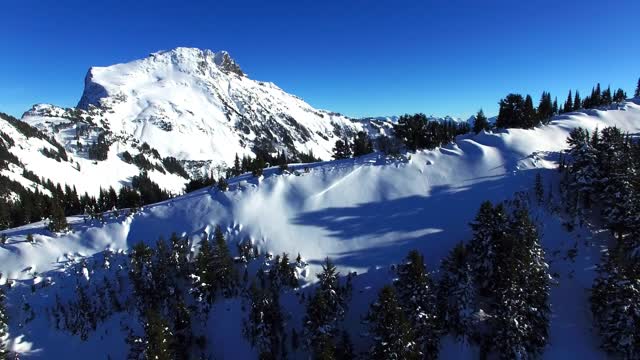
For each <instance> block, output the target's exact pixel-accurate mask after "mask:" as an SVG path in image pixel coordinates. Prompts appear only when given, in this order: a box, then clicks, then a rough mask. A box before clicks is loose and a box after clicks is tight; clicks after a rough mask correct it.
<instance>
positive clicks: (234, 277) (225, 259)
mask: <svg viewBox="0 0 640 360" xmlns="http://www.w3.org/2000/svg"><path fill="white" fill-rule="evenodd" d="M213 237H214V242H215V243H214V245H213V249H212V250H211V269H212V270H213V271H215V275H214V279H215V287H216V288H217V289H220V290H221V291H222V294H223V296H225V297H231V296H232V295H233V294H234V292H235V288H236V286H237V283H238V274H237V273H236V270H235V267H234V265H233V258H232V257H231V252H230V251H229V247H228V246H227V241H226V240H225V238H224V234H223V233H222V229H221V228H220V226H216V229H215V232H214V235H213Z"/></svg>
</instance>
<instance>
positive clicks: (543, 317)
mask: <svg viewBox="0 0 640 360" xmlns="http://www.w3.org/2000/svg"><path fill="white" fill-rule="evenodd" d="M514 207H515V209H514V210H513V213H512V215H511V217H510V219H509V228H508V231H507V235H506V237H505V238H503V239H502V240H501V241H500V243H499V244H498V246H497V247H496V257H495V261H496V263H495V264H496V265H495V268H496V271H495V277H494V284H495V286H494V289H493V292H492V294H491V297H492V299H493V301H492V303H493V307H492V310H491V313H492V315H493V321H492V322H493V330H494V335H493V339H492V342H493V343H494V344H496V346H497V350H498V351H499V352H500V354H501V356H502V357H503V358H513V357H520V356H522V354H523V351H524V352H525V353H526V354H529V355H532V356H537V355H539V354H540V353H541V352H542V349H543V348H544V346H545V345H546V343H547V341H548V334H549V315H550V307H549V292H550V283H549V280H550V276H549V273H548V265H547V264H546V262H545V259H544V250H543V249H542V247H541V246H540V240H539V238H538V231H537V229H536V226H535V224H534V223H533V222H532V220H531V218H530V217H529V211H528V209H527V208H526V206H524V204H522V203H519V202H516V204H515V205H514Z"/></svg>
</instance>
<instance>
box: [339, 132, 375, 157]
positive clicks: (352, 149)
mask: <svg viewBox="0 0 640 360" xmlns="http://www.w3.org/2000/svg"><path fill="white" fill-rule="evenodd" d="M372 152H373V142H372V141H371V139H369V136H368V135H367V133H365V132H364V131H358V132H357V133H356V134H355V135H354V136H353V139H352V141H351V142H349V140H347V139H346V138H345V139H341V140H337V141H336V143H335V146H334V147H333V155H332V156H333V158H334V159H336V160H341V159H348V158H350V157H358V156H362V155H366V154H370V153H372Z"/></svg>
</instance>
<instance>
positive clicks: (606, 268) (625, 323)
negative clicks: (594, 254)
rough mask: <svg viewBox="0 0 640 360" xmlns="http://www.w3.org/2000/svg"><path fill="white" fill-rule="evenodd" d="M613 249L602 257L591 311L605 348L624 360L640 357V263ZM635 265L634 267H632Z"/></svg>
mask: <svg viewBox="0 0 640 360" xmlns="http://www.w3.org/2000/svg"><path fill="white" fill-rule="evenodd" d="M625 254H628V253H627V252H620V251H619V250H618V249H612V251H611V252H610V253H609V254H606V255H605V256H603V263H602V264H601V265H599V266H598V276H597V277H596V279H595V281H594V285H593V288H592V291H591V298H590V300H591V311H592V314H593V318H594V321H595V325H596V328H597V329H598V332H599V333H600V336H601V341H602V347H603V348H604V349H605V350H606V351H608V352H610V353H613V354H619V355H622V356H623V357H624V358H625V359H637V358H638V356H639V354H640V331H638V329H640V303H639V302H638V299H639V298H640V266H638V265H637V264H639V263H640V262H639V261H638V260H639V259H638V258H627V259H625V257H626V256H625ZM633 265H635V266H633Z"/></svg>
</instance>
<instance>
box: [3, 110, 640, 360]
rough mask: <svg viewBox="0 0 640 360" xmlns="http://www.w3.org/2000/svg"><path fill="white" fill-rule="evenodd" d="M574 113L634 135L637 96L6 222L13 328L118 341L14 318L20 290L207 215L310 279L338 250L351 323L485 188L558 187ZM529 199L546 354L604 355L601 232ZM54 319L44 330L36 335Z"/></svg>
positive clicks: (78, 347) (228, 335)
mask: <svg viewBox="0 0 640 360" xmlns="http://www.w3.org/2000/svg"><path fill="white" fill-rule="evenodd" d="M578 126H581V127H584V128H587V129H589V130H594V129H595V128H600V129H602V128H604V127H607V126H618V127H620V128H621V129H623V130H624V131H627V132H630V133H634V134H635V133H637V132H638V131H639V130H640V106H638V105H636V104H633V103H627V104H626V105H625V106H624V107H623V108H622V109H620V110H609V111H596V110H593V111H589V112H588V113H572V114H568V115H563V116H561V117H557V118H555V119H554V120H553V121H552V122H551V123H550V124H549V125H546V126H541V127H538V128H535V129H532V130H520V129H512V130H506V131H501V132H497V133H481V134H478V135H467V136H461V137H458V138H457V140H456V142H455V144H452V145H449V146H446V147H443V148H439V149H436V150H433V151H419V152H417V153H407V154H404V155H402V156H400V157H397V158H388V157H385V156H384V155H382V154H379V153H374V154H370V155H367V156H364V157H360V158H357V159H348V160H341V161H332V162H324V163H317V164H298V165H293V166H291V167H290V173H285V174H281V173H280V171H279V169H277V168H271V169H268V170H266V171H265V174H264V177H261V178H260V179H257V178H255V177H252V176H251V175H250V174H245V175H242V176H239V177H237V178H234V179H231V180H230V188H229V190H228V191H226V192H221V191H219V190H217V189H214V188H212V189H202V190H199V191H195V192H193V193H190V194H187V195H184V196H181V197H178V198H175V199H172V200H169V201H166V202H163V203H159V204H154V205H150V206H145V207H144V208H143V209H141V211H139V212H137V213H135V214H129V213H128V211H120V212H118V213H117V214H107V215H105V220H104V222H103V223H101V222H99V221H98V220H84V219H83V218H82V217H73V218H70V219H69V221H70V223H71V225H72V229H73V230H72V231H71V232H70V233H67V234H51V233H49V232H48V231H47V230H45V224H44V223H37V224H32V225H29V226H25V227H22V228H17V229H12V230H8V231H6V232H5V233H6V235H7V236H8V241H7V244H6V245H3V246H2V247H1V248H0V272H2V274H3V275H2V281H3V282H6V281H7V279H11V280H13V281H16V283H15V285H14V289H13V290H11V291H10V293H9V302H10V304H11V311H10V315H11V325H10V334H11V338H12V339H16V338H18V337H20V339H21V341H22V343H21V344H22V345H20V346H23V347H24V346H27V345H28V346H30V347H31V349H39V350H40V351H42V353H43V354H64V353H66V351H65V350H64V349H63V347H65V346H67V345H66V344H67V343H69V344H73V345H72V346H73V349H74V352H77V354H91V351H92V350H95V349H96V348H100V349H112V351H113V353H114V354H124V352H125V350H124V349H125V347H126V345H125V344H124V342H123V341H122V339H119V338H118V335H117V334H113V333H110V334H108V335H106V334H105V335H94V336H91V337H89V339H88V341H86V342H81V341H79V340H78V339H77V338H73V339H71V340H69V339H70V335H66V334H63V333H59V332H55V331H52V330H51V329H49V328H47V327H46V322H45V321H44V320H37V321H35V322H34V324H35V325H33V326H31V325H25V326H20V323H21V319H23V316H24V314H23V313H22V310H21V306H22V305H21V304H22V302H23V301H24V300H23V298H22V296H24V299H27V301H28V302H30V303H32V304H38V303H42V304H44V303H46V302H47V301H51V300H50V299H47V298H44V297H41V295H40V293H39V292H35V293H31V292H30V290H28V288H29V286H30V284H31V283H33V281H36V280H34V279H35V277H46V276H52V277H55V276H61V275H59V274H61V273H60V269H61V268H64V267H65V266H64V264H66V263H67V262H69V261H71V262H72V263H73V262H78V261H79V260H80V259H84V258H92V257H95V256H100V255H99V254H100V253H101V252H102V251H103V250H105V249H111V250H112V251H114V252H118V251H123V252H126V251H128V250H129V249H130V248H131V247H132V246H133V245H134V244H136V243H137V242H140V241H144V242H147V243H149V244H153V243H155V241H156V240H157V239H158V238H159V237H161V236H162V237H164V238H165V239H166V238H168V236H169V235H170V234H171V233H173V232H175V233H177V234H185V235H186V236H188V237H189V239H190V240H191V243H192V244H194V245H195V244H197V243H198V241H199V239H200V238H201V236H202V234H203V233H204V232H207V233H211V231H212V229H213V228H214V227H215V226H216V225H220V226H222V228H223V230H224V232H225V234H226V235H227V239H228V241H229V242H230V244H231V246H230V247H231V248H232V249H235V246H234V245H235V244H236V243H238V242H243V241H251V242H252V243H253V244H255V245H256V246H257V247H258V248H259V249H260V250H261V252H263V253H264V252H271V253H274V254H277V253H282V252H287V253H289V254H293V256H294V257H295V254H297V253H298V252H299V253H300V254H301V255H302V256H303V257H304V258H305V260H306V261H307V262H308V263H309V264H310V266H309V269H308V271H305V272H304V274H303V276H302V280H303V282H305V283H312V282H313V281H314V280H315V276H314V275H315V273H317V272H318V270H319V269H320V263H321V262H322V260H323V259H324V258H325V257H330V258H331V259H333V261H334V262H335V263H336V264H337V265H338V267H339V269H340V271H341V272H342V274H346V273H348V272H350V271H355V272H357V273H358V276H357V277H356V278H355V280H354V298H353V300H352V302H351V307H350V309H351V310H350V311H349V313H348V318H347V323H348V324H350V325H349V327H350V328H349V330H350V331H351V332H352V334H357V333H359V332H361V331H362V330H363V329H362V328H361V325H359V324H360V319H361V318H362V316H363V314H364V312H365V311H366V309H367V306H368V304H369V303H370V302H371V301H372V300H373V297H374V294H375V293H376V291H377V289H379V288H380V287H381V286H382V285H384V284H387V283H389V282H390V281H391V279H392V277H393V275H392V274H391V273H390V271H389V267H390V266H391V265H392V264H394V263H398V262H399V261H401V259H403V258H404V257H405V256H406V254H407V252H408V251H409V250H410V249H418V250H420V251H421V252H422V253H423V254H424V256H425V261H426V263H427V266H428V268H429V269H431V270H436V269H437V267H438V266H439V262H440V260H441V259H442V258H443V257H444V256H445V255H446V254H447V253H448V252H449V250H450V249H451V248H452V247H453V246H454V245H455V244H456V243H458V242H461V241H468V240H469V239H470V236H471V232H470V228H469V226H468V223H469V222H470V221H472V219H473V218H474V216H475V214H476V212H477V210H478V207H479V205H480V203H481V202H482V201H484V200H491V201H493V202H500V201H503V200H507V199H510V198H512V197H513V196H514V194H515V193H517V192H524V193H528V192H529V191H530V189H531V188H532V185H533V183H534V179H535V176H536V174H541V175H542V177H543V181H544V183H545V185H548V189H552V191H555V192H553V193H552V194H551V196H553V194H556V195H557V190H558V181H559V175H558V173H557V170H556V167H557V163H558V160H559V157H560V153H561V152H562V151H563V150H564V149H565V148H566V147H567V144H566V142H565V140H566V137H567V136H568V134H569V132H570V131H571V129H573V128H575V127H578ZM532 211H533V212H534V217H535V218H536V219H537V221H538V224H539V228H540V233H541V234H542V240H543V245H544V247H545V250H546V253H547V260H548V262H549V264H550V266H551V271H550V272H551V273H556V274H557V278H556V281H557V286H554V287H553V289H552V297H551V303H552V311H553V316H552V320H551V339H550V341H549V343H550V345H549V347H548V349H547V350H546V352H545V357H547V358H566V357H568V356H571V357H576V358H577V357H579V358H585V359H598V358H605V355H604V354H603V353H601V352H600V350H598V348H597V343H598V341H597V339H595V338H594V334H592V332H591V330H590V328H591V326H590V319H589V315H588V302H587V296H588V294H587V291H586V289H587V288H589V287H590V286H591V282H592V279H593V276H594V264H596V263H597V262H598V257H599V251H600V249H601V246H604V245H605V242H606V239H605V237H604V235H603V234H598V233H592V232H591V231H590V230H589V229H587V228H582V229H578V230H576V231H574V232H571V233H569V232H567V231H566V230H565V228H564V227H563V226H562V220H561V219H560V218H559V217H558V216H557V215H556V214H554V213H553V209H551V208H548V207H538V206H535V205H534V206H533V208H532ZM29 233H32V234H34V238H35V243H34V244H31V243H28V242H27V241H26V236H27V234H29ZM575 244H578V245H575ZM574 246H579V247H580V252H579V256H578V257H577V258H576V259H573V260H571V259H569V257H567V253H568V251H569V250H570V249H572V248H573V247H574ZM36 272H37V275H34V274H35V273H36ZM56 274H57V275H56ZM89 281H93V280H89ZM61 282H62V280H61ZM52 286H55V284H54V285H52ZM283 301H285V302H292V303H295V301H293V300H291V299H289V300H287V299H286V298H285V300H283ZM40 306H41V307H42V306H44V305H40ZM296 306H297V307H296ZM292 308H293V309H294V310H292V313H291V319H290V321H292V322H297V324H299V323H300V321H301V317H302V316H303V313H302V312H303V310H302V308H301V307H300V305H299V304H298V305H295V304H294V305H292ZM216 309H217V310H216V312H215V314H214V315H212V316H219V317H220V318H221V319H224V321H219V322H218V321H217V322H216V325H211V326H212V329H211V331H212V333H213V334H215V335H212V336H213V338H212V339H214V340H215V341H220V342H221V344H226V345H221V346H220V348H219V349H218V350H215V348H214V351H218V353H217V355H218V356H219V357H222V358H224V357H229V356H231V355H232V354H234V350H233V349H236V351H243V354H245V355H246V354H249V353H250V352H249V353H245V352H244V351H249V350H246V349H248V348H249V346H248V343H246V341H245V340H244V339H243V338H242V337H241V336H240V330H239V329H240V327H241V318H242V311H241V307H240V305H239V303H238V302H235V301H226V302H223V303H222V304H220V305H219V308H218V307H217V308H216ZM118 321H120V319H119V318H118V319H112V320H109V322H108V323H106V324H103V325H101V327H100V330H99V331H97V332H96V334H102V333H103V332H104V329H112V328H113V329H116V328H117V327H118V325H117V322H118ZM227 328H228V329H230V330H228V331H226V330H225V329H227ZM49 332H53V334H52V335H45V334H47V333H49ZM114 333H117V331H114ZM363 341H364V340H362V339H359V338H354V343H355V345H356V348H359V349H361V350H364V349H363V348H362V347H363V346H365V344H364V343H363ZM230 344H234V345H230ZM14 348H15V349H18V346H17V345H16V346H15V347H14ZM237 349H242V350H237ZM67 354H68V353H67ZM251 354H252V353H251ZM78 356H81V355H78ZM247 356H249V355H247ZM252 356H253V355H252ZM441 356H442V357H443V358H455V357H465V358H473V357H476V356H477V353H475V350H473V349H470V348H466V347H463V346H461V345H460V344H459V343H454V342H452V341H450V339H447V340H445V345H444V347H443V350H442V354H441Z"/></svg>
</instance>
